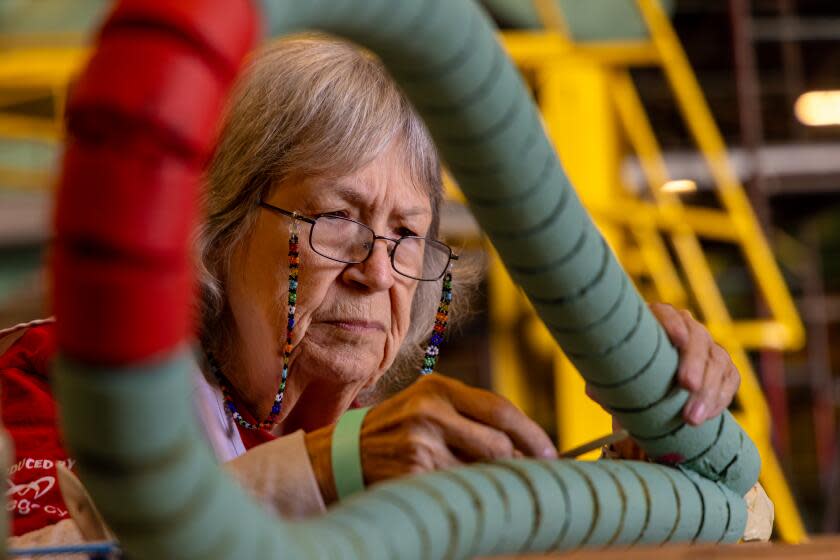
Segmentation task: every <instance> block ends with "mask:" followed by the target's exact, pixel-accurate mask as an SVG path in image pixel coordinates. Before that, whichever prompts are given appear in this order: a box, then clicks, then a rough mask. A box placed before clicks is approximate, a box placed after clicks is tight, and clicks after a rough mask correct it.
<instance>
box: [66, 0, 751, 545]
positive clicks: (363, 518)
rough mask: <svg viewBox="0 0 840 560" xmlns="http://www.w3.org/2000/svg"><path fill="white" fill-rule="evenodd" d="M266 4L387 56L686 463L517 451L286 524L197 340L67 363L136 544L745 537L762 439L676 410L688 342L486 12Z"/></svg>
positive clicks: (602, 380) (277, 25)
mask: <svg viewBox="0 0 840 560" xmlns="http://www.w3.org/2000/svg"><path fill="white" fill-rule="evenodd" d="M265 10H266V13H267V14H268V16H269V21H271V22H273V27H272V33H273V34H281V33H288V32H292V31H295V30H300V29H321V30H325V31H329V32H332V33H335V34H338V35H342V36H344V37H347V38H348V39H351V40H353V41H356V42H357V43H360V44H362V45H365V46H367V47H369V48H371V49H372V50H374V51H375V52H377V53H378V54H379V55H380V56H381V57H382V58H383V60H384V61H385V63H386V64H387V65H388V67H389V69H390V70H391V72H392V73H393V75H394V77H395V78H396V79H397V81H398V82H399V83H400V84H402V86H403V87H404V88H405V90H406V92H407V93H408V95H409V96H410V97H411V99H412V101H413V102H414V103H415V104H416V105H417V107H418V110H419V111H420V112H421V114H422V115H423V116H424V118H425V119H426V122H427V123H428V125H429V128H430V130H431V131H432V134H433V136H434V137H435V140H436V141H437V143H438V146H439V147H440V149H441V151H442V153H443V155H444V157H445V159H446V161H447V163H448V164H449V166H450V168H451V169H452V171H453V173H454V174H455V176H456V178H457V179H458V181H459V184H460V185H461V187H462V188H463V189H464V191H465V193H466V194H467V196H468V198H469V200H470V202H471V205H472V208H473V211H474V212H475V214H476V216H477V217H478V218H479V220H480V222H481V223H482V225H483V226H484V228H485V229H486V230H487V231H488V232H489V233H490V235H491V237H492V239H493V241H494V243H495V244H496V246H497V248H498V249H499V251H500V254H501V255H502V257H503V259H504V260H505V263H506V264H507V266H508V267H509V269H510V270H511V272H512V273H513V274H514V276H515V278H516V279H517V281H519V282H520V283H521V284H522V286H523V287H524V288H525V290H526V292H527V293H528V295H529V297H530V298H531V299H532V301H533V302H534V303H535V305H536V306H537V309H538V310H539V312H540V314H541V315H542V317H543V318H544V319H545V320H546V322H547V323H548V324H549V325H550V328H551V330H552V332H553V334H554V335H555V337H556V338H557V340H558V341H559V342H560V343H561V345H563V347H564V348H566V349H567V350H569V354H570V356H571V358H572V360H573V361H574V362H575V364H576V365H577V366H578V368H579V369H580V371H581V372H582V374H583V375H584V376H585V377H586V378H587V380H589V381H590V383H592V384H593V386H594V387H595V388H596V390H597V391H598V392H599V395H600V396H601V398H602V399H603V400H604V401H605V402H606V403H608V404H609V406H610V407H611V408H613V409H614V410H615V411H616V414H617V415H618V417H619V419H620V420H621V421H622V423H623V424H624V425H625V426H626V427H627V428H628V429H629V430H630V431H631V432H632V433H633V434H634V435H635V436H636V437H637V439H639V440H640V442H641V443H642V444H643V446H644V447H645V448H646V449H647V450H648V452H649V453H651V454H652V455H654V456H657V457H659V456H663V455H666V456H669V457H671V458H677V457H681V458H684V459H685V461H684V463H683V464H684V466H683V467H682V468H680V469H672V468H668V467H662V466H655V465H648V464H640V463H632V462H622V463H615V464H613V463H607V462H603V463H594V464H593V463H589V464H587V463H575V462H569V461H554V462H536V461H517V462H504V463H499V464H493V465H483V466H479V467H469V468H462V469H457V470H454V471H450V472H442V473H434V474H432V475H427V476H420V477H414V478H411V479H408V480H404V481H397V482H394V483H389V484H383V485H380V486H377V487H375V488H374V489H372V490H371V491H369V492H367V493H364V494H361V495H358V496H357V497H354V498H352V499H350V500H348V501H347V502H345V503H343V504H342V506H341V507H338V508H336V509H334V510H332V511H331V512H330V513H329V514H328V515H326V516H324V517H323V518H320V519H317V520H313V521H310V522H306V523H294V524H292V523H282V522H280V523H278V522H277V521H276V520H274V519H271V518H270V517H268V516H266V515H265V513H264V512H263V511H262V510H261V509H260V508H258V507H257V506H256V505H255V504H253V503H252V502H251V501H250V500H248V499H247V498H246V497H245V495H244V493H243V492H242V491H241V490H240V489H239V488H238V487H237V486H236V485H235V484H234V483H233V482H232V481H230V480H229V479H228V478H227V477H225V476H223V475H222V473H221V472H220V470H219V469H218V467H217V466H216V465H215V461H214V459H213V458H212V456H211V454H210V452H209V451H208V449H207V448H206V445H205V444H204V443H203V442H202V438H201V436H200V430H199V428H198V427H197V426H196V424H195V419H194V418H193V417H192V415H191V410H192V408H191V404H190V398H191V397H190V394H191V393H190V388H189V383H188V378H187V374H186V371H187V369H188V368H189V358H188V354H187V352H186V351H182V352H176V353H175V354H173V355H170V356H165V357H161V358H160V360H159V361H157V362H148V363H142V364H136V365H134V366H129V367H121V368H119V369H117V368H114V369H108V368H104V367H100V366H92V365H89V364H80V363H76V362H73V361H72V360H70V359H68V358H61V359H59V360H58V361H57V363H56V366H55V367H56V370H57V373H56V391H57V394H58V397H59V399H60V402H61V404H62V408H61V410H62V416H63V422H64V432H65V439H66V441H67V444H68V446H69V448H70V449H71V450H72V452H73V454H74V455H75V456H76V458H77V460H78V468H79V472H80V475H81V476H82V478H83V480H84V481H85V483H86V484H87V485H88V487H89V490H90V492H91V495H92V496H93V497H94V499H95V501H96V503H97V504H98V505H99V506H100V508H101V510H102V513H103V515H104V516H105V519H106V520H107V522H108V523H109V524H110V525H111V527H112V528H113V529H114V530H115V532H116V533H117V535H118V536H119V538H120V541H121V543H122V545H123V546H124V548H125V549H126V551H127V552H128V553H129V554H130V555H131V556H132V557H138V558H251V557H257V556H258V555H259V556H261V557H287V558H465V557H470V556H474V555H478V554H493V553H503V552H517V551H535V552H536V551H543V550H551V549H560V550H566V549H571V548H575V547H579V546H588V545H591V546H594V545H605V544H613V545H626V544H635V543H662V542H672V541H673V542H676V541H702V542H732V541H734V540H737V538H738V537H739V536H740V535H741V534H742V532H743V528H744V525H745V522H746V508H745V506H744V503H743V500H742V499H741V497H740V496H741V495H742V494H743V493H744V492H745V491H746V490H747V489H748V488H749V486H750V485H752V483H753V482H754V481H755V479H756V474H757V471H758V464H759V461H758V456H757V453H756V451H755V448H754V446H753V445H752V442H751V441H750V440H749V438H747V437H746V436H744V434H743V432H742V431H741V429H740V427H738V426H737V424H735V423H734V421H732V419H731V417H730V416H729V415H728V414H726V415H724V416H722V417H721V418H720V419H718V420H714V421H711V422H708V423H707V424H706V425H704V426H703V427H701V428H699V429H694V428H690V427H688V426H685V425H683V424H682V422H681V421H680V420H679V408H680V407H681V405H682V403H684V401H685V394H684V393H683V392H682V391H679V390H674V389H672V378H673V374H674V371H675V369H676V364H677V355H676V352H675V351H674V349H673V348H672V347H671V346H670V345H669V344H668V341H667V339H666V338H665V336H664V334H663V332H662V330H661V328H659V326H658V325H657V323H656V322H655V320H654V319H653V317H652V316H651V314H650V313H649V312H648V310H647V308H646V306H645V305H644V304H643V302H642V301H641V299H640V298H639V296H638V294H637V293H636V291H635V290H634V289H633V288H632V286H631V285H630V283H629V280H628V279H627V277H626V275H625V274H624V272H623V271H622V270H621V269H620V267H619V266H618V264H617V262H616V261H615V259H614V257H613V256H612V254H611V253H610V251H609V250H608V249H607V247H606V245H605V244H604V242H603V240H602V238H601V236H600V234H598V232H597V230H596V229H595V228H594V227H593V225H592V223H591V221H590V219H589V217H588V215H587V214H586V212H585V211H584V210H583V208H582V207H581V205H580V202H579V200H578V198H577V196H576V195H575V193H574V191H573V190H572V189H571V187H570V186H569V184H568V181H567V179H566V177H565V174H564V173H563V171H562V169H561V167H560V165H559V163H558V161H557V158H556V156H555V154H554V152H553V150H552V148H551V146H550V145H549V143H548V141H547V139H546V138H545V136H544V134H543V132H542V127H541V125H540V122H539V118H538V115H537V113H536V110H535V108H534V106H533V104H532V102H531V101H530V99H529V97H528V95H527V93H526V91H525V89H524V87H523V85H522V83H521V81H520V78H519V76H518V74H517V72H516V71H515V69H514V68H513V67H512V65H511V64H510V63H509V61H508V60H507V59H506V57H505V55H504V54H503V52H502V51H501V49H500V47H499V46H498V44H497V43H496V40H495V36H494V34H493V29H492V27H491V26H490V25H489V24H488V22H487V20H486V17H485V16H484V15H483V13H481V12H480V11H478V10H477V9H476V8H475V6H474V4H472V2H467V1H465V0H368V1H364V0H330V1H327V0H320V1H312V2H307V3H303V2H291V1H288V0H287V1H283V2H281V1H279V0H278V1H267V2H266V5H265ZM141 372H142V375H138V373H141ZM689 469H692V470H693V471H696V472H697V473H699V474H700V475H702V476H698V475H697V474H695V473H694V472H692V470H689Z"/></svg>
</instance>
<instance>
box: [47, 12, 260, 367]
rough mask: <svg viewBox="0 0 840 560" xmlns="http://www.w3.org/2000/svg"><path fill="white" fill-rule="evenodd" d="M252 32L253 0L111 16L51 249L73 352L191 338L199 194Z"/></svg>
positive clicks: (81, 94)
mask: <svg viewBox="0 0 840 560" xmlns="http://www.w3.org/2000/svg"><path fill="white" fill-rule="evenodd" d="M256 30H257V17H256V12H255V11H254V9H253V6H252V5H251V2H250V1H249V0H179V1H177V2H173V1H171V0H122V1H121V2H119V3H118V4H117V6H116V7H115V8H114V11H113V12H112V14H111V16H110V17H109V18H108V20H107V22H106V24H105V26H104V28H103V30H102V32H101V33H100V35H99V43H100V45H99V47H100V48H98V49H97V50H96V54H95V55H94V56H93V58H92V59H91V61H90V62H89V64H88V67H87V68H86V70H85V71H84V72H83V74H82V75H81V77H80V79H79V80H78V83H77V84H76V86H75V88H74V91H73V94H72V96H71V98H70V101H69V103H68V109H67V118H68V148H67V152H66V156H65V161H64V164H63V167H64V170H63V171H64V173H63V174H62V182H61V184H60V185H59V204H58V208H59V213H58V214H57V215H56V217H55V226H56V238H55V247H54V250H53V253H52V274H53V282H52V284H53V292H54V306H55V313H56V316H57V318H58V322H57V331H58V342H59V347H60V348H61V351H62V352H63V353H64V354H65V355H68V356H71V357H74V358H77V359H81V360H84V361H86V362H88V363H103V364H109V365H117V364H121V363H129V362H136V361H140V360H143V359H145V358H148V357H151V356H154V355H155V354H158V353H161V352H165V351H168V350H171V349H172V348H173V347H175V346H177V345H178V344H179V343H181V342H182V341H183V340H184V339H185V338H188V337H189V336H190V334H191V330H192V323H191V318H192V309H191V308H190V302H191V301H192V298H193V295H194V285H193V284H194V282H193V277H192V260H191V253H190V246H189V241H190V233H191V230H192V227H193V226H194V224H195V216H196V207H197V204H196V202H197V201H196V195H197V193H198V188H199V185H200V181H201V173H202V170H203V166H204V164H205V163H206V161H207V158H208V157H209V155H210V153H211V150H212V148H213V146H214V143H215V132H216V127H217V122H218V120H219V115H220V112H221V109H222V104H223V101H224V98H225V96H226V94H227V91H228V89H229V87H230V85H231V82H232V80H233V78H234V77H235V75H236V72H237V70H238V68H239V66H240V63H241V60H242V58H243V57H244V56H245V54H246V53H247V51H248V50H249V49H250V48H251V47H252V46H253V44H254V42H255V40H256ZM103 47H107V48H103Z"/></svg>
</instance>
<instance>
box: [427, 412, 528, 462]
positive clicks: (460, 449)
mask: <svg viewBox="0 0 840 560" xmlns="http://www.w3.org/2000/svg"><path fill="white" fill-rule="evenodd" d="M441 429H442V430H443V438H444V439H445V440H446V443H447V444H448V445H449V447H450V448H451V449H454V450H456V451H457V453H458V456H459V457H462V458H464V459H466V460H470V461H492V460H495V459H510V458H512V457H516V456H517V455H518V456H523V453H522V452H520V451H518V450H517V449H516V448H515V447H514V445H513V442H512V441H511V439H510V438H509V437H508V436H507V434H505V433H504V432H501V431H499V430H496V429H494V428H491V427H489V426H485V425H484V424H479V423H478V422H474V421H472V420H470V419H468V418H465V417H464V416H461V415H460V414H458V413H457V412H455V411H453V412H452V414H451V415H448V417H445V418H441Z"/></svg>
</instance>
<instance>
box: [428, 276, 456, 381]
mask: <svg viewBox="0 0 840 560" xmlns="http://www.w3.org/2000/svg"><path fill="white" fill-rule="evenodd" d="M451 302H452V270H451V269H449V270H447V271H446V276H444V277H443V292H442V293H441V295H440V304H439V305H438V309H437V315H435V326H434V329H433V331H432V337H431V339H430V340H429V345H428V346H427V347H426V355H425V356H423V365H422V367H421V368H420V375H428V374H430V373H432V371H433V370H434V369H435V363H437V359H438V355H439V354H440V345H441V344H443V333H445V332H446V324H447V322H449V304H450V303H451Z"/></svg>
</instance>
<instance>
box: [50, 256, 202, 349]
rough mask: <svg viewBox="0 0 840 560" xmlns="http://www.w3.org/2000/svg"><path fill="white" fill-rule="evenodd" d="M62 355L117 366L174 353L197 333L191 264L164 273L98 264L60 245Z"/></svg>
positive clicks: (56, 266)
mask: <svg viewBox="0 0 840 560" xmlns="http://www.w3.org/2000/svg"><path fill="white" fill-rule="evenodd" d="M52 268H53V275H54V278H56V279H57V280H56V281H57V282H59V283H58V284H57V285H54V286H53V292H54V294H55V315H56V318H57V322H56V331H57V338H58V345H59V348H61V351H62V352H64V353H66V354H68V355H71V356H73V357H74V358H76V359H80V360H85V361H87V362H89V363H98V364H106V365H110V364H113V365H116V364H123V363H131V362H136V361H140V360H143V359H147V358H149V357H151V356H154V355H155V354H158V353H161V352H166V351H171V350H172V349H173V348H175V347H176V346H177V345H178V344H179V343H181V342H182V341H184V340H187V339H188V338H189V337H190V336H191V332H192V316H193V312H192V309H191V308H190V306H189V302H190V301H193V299H192V298H193V296H194V295H195V294H194V289H193V282H192V266H191V263H185V264H183V265H182V266H180V267H173V268H170V269H165V268H164V269H162V268H159V267H156V266H143V265H142V264H138V263H122V262H118V261H114V262H97V261H95V260H92V259H87V258H85V256H84V255H80V254H79V252H77V251H75V250H73V248H72V247H66V246H63V245H58V246H57V247H56V249H55V252H54V254H53V257H52Z"/></svg>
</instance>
